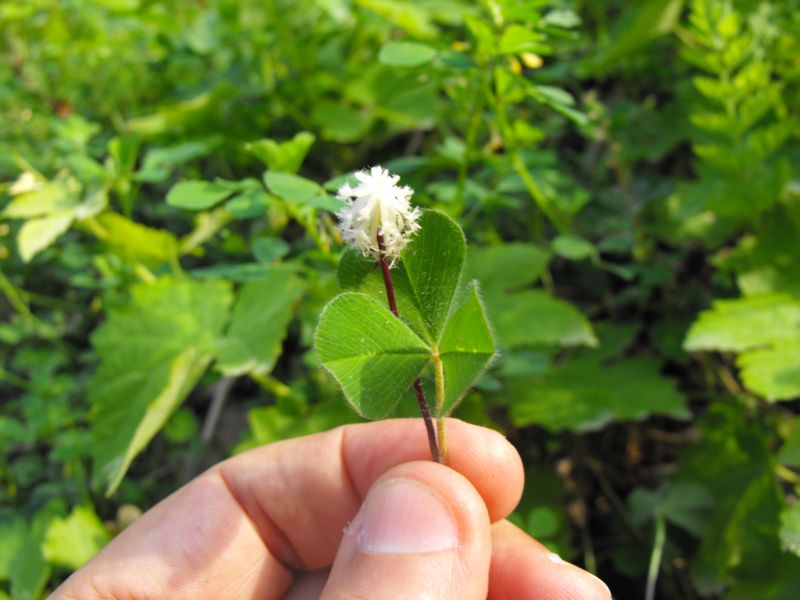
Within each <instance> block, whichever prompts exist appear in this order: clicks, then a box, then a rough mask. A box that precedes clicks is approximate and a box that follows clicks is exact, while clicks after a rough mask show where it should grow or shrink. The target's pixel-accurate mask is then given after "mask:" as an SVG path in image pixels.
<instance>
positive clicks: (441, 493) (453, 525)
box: [321, 462, 491, 600]
mask: <svg viewBox="0 0 800 600" xmlns="http://www.w3.org/2000/svg"><path fill="white" fill-rule="evenodd" d="M490 559H491V532H490V523H489V516H488V513H487V510H486V505H485V504H484V502H483V500H482V499H481V497H480V495H479V494H478V492H477V491H476V490H475V488H474V487H472V484H471V483H470V482H469V481H467V479H465V478H464V477H463V476H462V475H460V474H459V473H457V472H455V471H453V470H451V469H449V468H447V467H445V466H442V465H439V464H436V463H433V462H414V463H407V464H404V465H400V466H398V467H395V468H393V469H390V470H389V471H387V472H386V473H384V474H383V475H382V476H381V477H380V478H379V479H378V480H377V481H376V482H375V483H374V484H373V486H372V488H371V489H370V490H369V492H368V493H367V496H366V498H365V499H364V502H363V504H362V505H361V509H360V510H359V512H358V514H357V515H356V517H355V518H354V519H353V521H352V522H351V523H350V525H348V527H347V529H346V530H345V533H344V536H343V538H342V542H341V544H340V546H339V550H338V552H337V554H336V558H335V560H334V562H333V568H332V570H331V574H330V577H329V579H328V583H327V585H326V586H325V589H324V591H323V593H322V596H321V600H333V599H339V598H348V599H352V598H370V599H371V600H381V599H383V598H387V599H389V598H391V599H392V600H403V599H406V598H408V599H412V598H413V599H414V600H418V599H420V598H437V599H441V600H448V599H453V600H455V599H458V600H471V599H473V598H474V599H478V598H480V599H481V600H483V599H485V598H486V594H487V590H488V579H489V562H490Z"/></svg>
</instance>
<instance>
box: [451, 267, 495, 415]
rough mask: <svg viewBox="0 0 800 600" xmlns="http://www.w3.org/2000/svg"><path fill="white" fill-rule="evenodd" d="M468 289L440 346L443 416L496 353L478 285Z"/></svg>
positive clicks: (475, 284)
mask: <svg viewBox="0 0 800 600" xmlns="http://www.w3.org/2000/svg"><path fill="white" fill-rule="evenodd" d="M467 289H468V291H467V297H466V299H465V300H464V302H463V303H462V304H461V306H459V307H458V308H457V309H456V310H455V311H453V314H452V315H451V316H450V319H449V320H448V321H447V325H446V327H445V330H444V334H443V335H442V341H441V343H440V344H439V354H440V356H441V357H442V362H443V363H444V376H445V386H444V392H445V398H444V409H443V412H444V414H449V413H450V412H451V411H452V409H453V408H454V407H455V406H456V404H458V401H459V400H461V397H462V395H463V394H464V392H466V391H467V389H468V388H469V387H470V386H471V385H472V384H473V383H474V382H475V380H476V379H477V378H478V376H479V375H480V374H481V373H483V370H484V369H485V368H486V367H487V366H488V364H489V362H491V360H492V358H493V357H494V354H495V346H494V338H493V337H492V332H491V330H490V329H489V323H488V322H487V321H486V316H485V314H486V313H485V311H484V308H483V303H482V302H481V299H480V297H479V295H478V284H477V282H475V281H473V282H471V283H470V284H469V286H468V288H467Z"/></svg>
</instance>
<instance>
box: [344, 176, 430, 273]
mask: <svg viewBox="0 0 800 600" xmlns="http://www.w3.org/2000/svg"><path fill="white" fill-rule="evenodd" d="M355 176H356V179H357V180H358V185H356V186H355V187H352V186H351V185H349V184H347V183H345V184H344V185H343V186H342V187H340V188H339V192H338V193H337V194H336V197H337V198H338V199H339V200H344V202H345V204H346V205H347V206H345V207H344V208H343V209H342V210H340V211H339V212H338V213H336V216H337V217H339V231H341V232H342V237H343V238H344V241H345V242H346V243H347V244H349V245H350V246H351V247H352V248H355V249H357V250H360V251H361V253H362V254H363V255H364V256H373V257H378V256H380V248H379V247H378V235H380V236H381V237H382V238H383V246H384V250H385V253H386V256H387V257H388V258H390V259H392V260H394V259H396V258H397V257H398V256H400V253H401V252H402V251H403V248H405V247H406V244H408V242H409V240H410V239H411V236H412V235H413V234H414V233H415V232H416V231H418V230H419V227H420V226H419V223H418V222H417V220H418V219H419V217H420V215H421V214H422V211H420V209H419V208H418V207H414V208H412V207H411V202H410V199H411V195H412V194H413V193H414V190H412V189H411V188H410V187H408V186H405V185H404V186H399V185H397V182H398V181H399V180H400V177H399V176H398V175H392V174H391V173H389V171H387V170H386V169H384V168H383V167H378V166H376V167H372V168H371V169H370V170H369V172H367V171H358V172H357V173H356V174H355Z"/></svg>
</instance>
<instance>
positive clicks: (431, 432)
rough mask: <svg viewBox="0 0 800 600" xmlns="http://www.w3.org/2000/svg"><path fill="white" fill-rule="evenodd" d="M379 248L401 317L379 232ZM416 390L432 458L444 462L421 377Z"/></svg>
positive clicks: (385, 280)
mask: <svg viewBox="0 0 800 600" xmlns="http://www.w3.org/2000/svg"><path fill="white" fill-rule="evenodd" d="M376 238H377V241H378V250H379V256H380V263H381V270H382V271H383V283H384V284H386V298H387V299H388V300H389V309H390V310H391V311H392V314H393V315H394V316H395V317H397V318H398V319H399V318H400V313H399V312H398V310H397V300H396V299H395V297H394V284H393V283H392V273H391V271H390V270H389V262H388V261H387V260H386V247H385V246H384V244H383V236H382V235H381V234H380V233H379V234H378V235H377V236H376ZM414 392H415V393H416V394H417V404H418V405H419V411H420V412H421V413H422V420H423V421H424V422H425V431H426V432H427V434H428V446H430V449H431V458H432V459H433V461H434V462H442V461H441V459H440V457H439V447H438V446H437V444H436V429H435V428H434V426H433V419H431V411H430V408H428V401H427V400H425V390H423V389H422V381H421V380H420V378H419V377H417V379H416V380H415V381H414Z"/></svg>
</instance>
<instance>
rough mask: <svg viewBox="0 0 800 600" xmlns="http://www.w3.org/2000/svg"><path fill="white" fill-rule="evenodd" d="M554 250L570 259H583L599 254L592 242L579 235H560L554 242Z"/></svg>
mask: <svg viewBox="0 0 800 600" xmlns="http://www.w3.org/2000/svg"><path fill="white" fill-rule="evenodd" d="M552 248H553V252H555V253H556V254H558V255H559V256H561V257H563V258H567V259H569V260H583V259H585V258H592V257H595V256H597V249H596V248H595V247H594V245H593V244H592V243H591V242H588V241H586V240H585V239H583V238H581V237H578V236H577V235H559V236H557V237H556V238H555V239H554V240H553V242H552Z"/></svg>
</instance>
